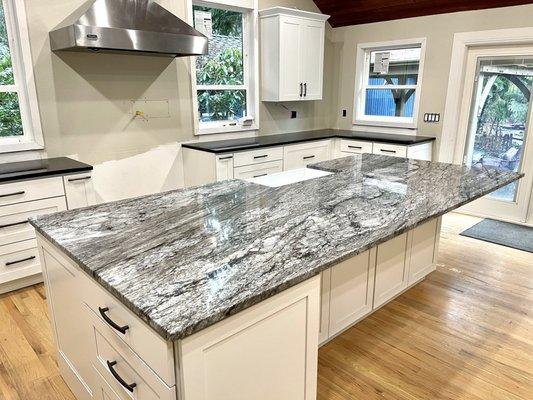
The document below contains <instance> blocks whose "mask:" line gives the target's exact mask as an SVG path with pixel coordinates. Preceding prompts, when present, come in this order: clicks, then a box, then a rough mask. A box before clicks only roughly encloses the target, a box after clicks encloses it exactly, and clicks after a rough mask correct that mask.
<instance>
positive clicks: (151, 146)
mask: <svg viewBox="0 0 533 400" xmlns="http://www.w3.org/2000/svg"><path fill="white" fill-rule="evenodd" d="M85 1H86V0H53V1H43V0H26V1H25V3H26V13H27V17H28V25H29V34H30V45H31V50H32V58H33V64H34V73H35V81H36V86H37V95H38V100H39V106H40V113H41V121H42V125H43V134H44V140H45V146H46V155H48V156H49V157H55V156H64V155H65V156H72V157H75V158H77V159H79V160H81V161H84V162H87V163H90V164H92V165H94V183H95V189H96V192H97V198H98V199H99V200H100V201H111V200H116V199H120V198H125V197H131V196H137V195H142V194H147V193H154V192H158V191H162V190H169V189H173V188H178V187H181V186H182V185H183V171H182V163H181V155H180V151H179V150H180V147H179V143H180V142H184V141H190V140H197V138H196V137H194V135H193V120H192V118H193V112H192V100H191V84H190V71H189V58H179V59H169V58H159V57H150V56H131V55H110V54H87V53H68V52H63V53H52V52H51V51H50V43H49V39H48V32H49V31H50V30H52V29H53V28H54V27H55V26H56V25H57V24H59V23H60V22H61V21H62V20H63V19H64V18H65V17H66V16H68V15H69V14H70V13H71V12H72V11H74V10H75V9H77V8H78V7H79V6H80V5H81V4H83V3H84V2H85ZM259 3H260V9H261V8H266V7H270V6H273V5H284V6H298V7H300V8H304V9H310V10H313V11H317V8H316V6H315V5H314V3H313V2H312V0H294V1H291V0H286V1H285V0H280V1H260V2H259ZM160 4H162V5H163V6H165V7H167V8H168V9H169V10H171V11H172V12H174V13H175V14H176V15H178V16H179V17H180V18H182V19H186V15H187V13H186V9H185V7H186V2H185V0H160ZM327 51H328V50H327ZM326 75H327V74H326ZM327 81H328V80H327V79H326V82H327ZM327 85H328V86H327V88H328V89H327V93H329V95H330V96H333V88H332V86H330V85H329V84H327ZM137 99H148V100H168V102H169V105H170V115H169V117H168V118H158V119H149V120H148V121H144V120H142V119H133V118H132V115H131V113H130V111H131V110H130V108H131V103H130V102H131V100H137ZM313 103H314V104H305V105H294V107H295V108H296V109H297V110H298V111H299V112H300V118H298V119H295V120H294V119H293V120H291V119H290V118H289V112H288V111H287V110H285V109H283V108H282V107H281V106H279V105H271V106H263V105H261V108H260V123H261V130H260V134H269V133H278V132H284V131H295V130H302V129H318V128H325V127H327V126H329V125H330V124H331V121H329V120H327V118H328V117H329V104H330V103H331V102H330V101H327V100H325V101H322V102H313ZM217 138H220V136H218V137H217ZM203 139H204V140H205V138H203ZM12 157H13V156H3V157H2V161H7V160H10V159H11V158H12Z"/></svg>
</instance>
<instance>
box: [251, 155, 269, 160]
mask: <svg viewBox="0 0 533 400" xmlns="http://www.w3.org/2000/svg"><path fill="white" fill-rule="evenodd" d="M267 157H268V154H264V155H262V156H254V160H257V159H258V158H267Z"/></svg>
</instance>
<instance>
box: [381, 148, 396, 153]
mask: <svg viewBox="0 0 533 400" xmlns="http://www.w3.org/2000/svg"><path fill="white" fill-rule="evenodd" d="M379 151H381V152H382V153H391V154H396V150H387V149H380V150H379Z"/></svg>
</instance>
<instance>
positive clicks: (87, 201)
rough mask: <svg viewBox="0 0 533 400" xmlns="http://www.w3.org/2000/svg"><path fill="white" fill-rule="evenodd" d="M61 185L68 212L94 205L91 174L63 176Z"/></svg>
mask: <svg viewBox="0 0 533 400" xmlns="http://www.w3.org/2000/svg"><path fill="white" fill-rule="evenodd" d="M63 183H64V185H65V195H66V196H67V203H68V209H69V210H74V209H75V208H81V207H87V206H90V205H93V204H96V199H95V193H94V188H93V182H92V176H91V172H84V173H83V174H72V175H67V176H64V177H63Z"/></svg>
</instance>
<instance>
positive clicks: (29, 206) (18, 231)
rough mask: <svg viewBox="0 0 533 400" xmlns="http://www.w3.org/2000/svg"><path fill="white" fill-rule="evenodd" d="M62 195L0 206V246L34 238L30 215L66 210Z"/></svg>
mask: <svg viewBox="0 0 533 400" xmlns="http://www.w3.org/2000/svg"><path fill="white" fill-rule="evenodd" d="M66 209H67V206H66V204H65V198H64V197H52V198H51V199H44V200H35V201H29V202H26V203H19V204H11V205H8V206H3V207H0V246H3V245H6V244H10V243H15V242H20V241H23V240H29V239H35V230H34V229H33V227H32V226H31V225H30V224H29V223H28V219H29V218H30V217H34V216H37V215H45V214H52V213H55V212H58V211H63V210H66Z"/></svg>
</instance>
